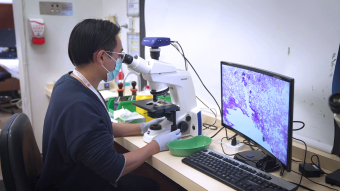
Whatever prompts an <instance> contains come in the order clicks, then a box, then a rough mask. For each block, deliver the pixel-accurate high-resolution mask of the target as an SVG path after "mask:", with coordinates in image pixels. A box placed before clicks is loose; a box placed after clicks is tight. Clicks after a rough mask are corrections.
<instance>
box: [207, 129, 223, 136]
mask: <svg viewBox="0 0 340 191" xmlns="http://www.w3.org/2000/svg"><path fill="white" fill-rule="evenodd" d="M223 128H224V127H221V129H220V130H218V131H217V132H216V133H215V134H214V135H213V136H211V137H210V138H214V137H215V136H216V135H217V134H218V133H219V132H221V131H222V129H223Z"/></svg>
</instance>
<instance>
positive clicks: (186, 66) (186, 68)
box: [171, 41, 188, 70]
mask: <svg viewBox="0 0 340 191" xmlns="http://www.w3.org/2000/svg"><path fill="white" fill-rule="evenodd" d="M175 44H178V45H179V46H180V48H181V50H182V52H180V53H181V54H182V56H183V58H184V66H185V70H188V65H187V61H186V60H185V55H184V51H183V49H182V46H181V45H180V44H179V43H178V42H177V41H171V45H172V46H173V47H175V48H176V49H177V51H178V52H179V49H178V47H176V46H175Z"/></svg>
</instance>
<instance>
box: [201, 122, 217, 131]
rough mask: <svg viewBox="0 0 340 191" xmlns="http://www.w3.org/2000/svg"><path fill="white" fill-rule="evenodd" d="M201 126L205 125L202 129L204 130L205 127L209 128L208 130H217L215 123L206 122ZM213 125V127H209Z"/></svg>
mask: <svg viewBox="0 0 340 191" xmlns="http://www.w3.org/2000/svg"><path fill="white" fill-rule="evenodd" d="M203 127H205V128H204V129H203V130H206V129H210V130H217V128H218V127H217V126H215V125H211V124H208V123H203ZM211 127H213V128H211Z"/></svg>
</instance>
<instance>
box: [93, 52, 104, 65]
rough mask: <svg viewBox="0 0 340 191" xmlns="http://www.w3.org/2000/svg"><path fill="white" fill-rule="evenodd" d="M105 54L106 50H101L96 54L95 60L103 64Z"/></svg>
mask: <svg viewBox="0 0 340 191" xmlns="http://www.w3.org/2000/svg"><path fill="white" fill-rule="evenodd" d="M104 54H105V51H104V50H101V51H99V52H98V54H97V55H96V56H95V60H96V61H97V62H98V63H100V64H101V65H103V63H104Z"/></svg>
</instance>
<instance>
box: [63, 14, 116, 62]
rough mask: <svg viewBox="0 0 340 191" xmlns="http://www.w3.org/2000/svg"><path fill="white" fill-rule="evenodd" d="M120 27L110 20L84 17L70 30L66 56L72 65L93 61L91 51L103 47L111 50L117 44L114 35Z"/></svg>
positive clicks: (93, 51)
mask: <svg viewBox="0 0 340 191" xmlns="http://www.w3.org/2000/svg"><path fill="white" fill-rule="evenodd" d="M119 32H120V27H119V26H117V25H115V24H114V23H112V22H110V21H104V20H97V19H85V20H83V21H82V22H80V23H78V24H77V25H76V26H75V27H74V28H73V30H72V32H71V35H70V40H69V43H68V56H69V57H70V60H71V62H72V63H73V65H74V66H79V65H83V64H87V63H89V62H91V61H93V53H95V52H96V51H97V50H100V49H103V50H105V51H112V50H113V49H114V48H116V46H117V41H116V35H118V34H119Z"/></svg>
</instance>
